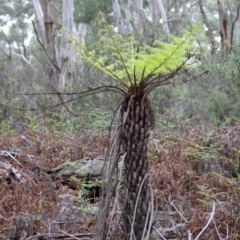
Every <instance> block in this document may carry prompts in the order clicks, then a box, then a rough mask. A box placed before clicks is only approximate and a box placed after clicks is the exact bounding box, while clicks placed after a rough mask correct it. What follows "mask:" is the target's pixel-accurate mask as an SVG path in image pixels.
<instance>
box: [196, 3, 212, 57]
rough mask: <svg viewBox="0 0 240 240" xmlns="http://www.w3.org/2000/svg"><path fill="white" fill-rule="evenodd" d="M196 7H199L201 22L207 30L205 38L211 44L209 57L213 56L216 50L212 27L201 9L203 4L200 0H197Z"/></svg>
mask: <svg viewBox="0 0 240 240" xmlns="http://www.w3.org/2000/svg"><path fill="white" fill-rule="evenodd" d="M198 5H199V8H200V13H201V15H202V19H203V22H204V24H205V25H206V27H207V28H208V30H207V36H208V38H209V41H210V43H211V45H212V46H211V55H213V54H214V53H215V50H216V44H215V40H214V35H213V30H212V27H211V25H210V23H209V21H208V19H207V16H206V14H205V11H204V9H203V3H202V0H198Z"/></svg>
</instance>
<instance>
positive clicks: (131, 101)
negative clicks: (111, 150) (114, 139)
mask: <svg viewBox="0 0 240 240" xmlns="http://www.w3.org/2000/svg"><path fill="white" fill-rule="evenodd" d="M150 118H151V107H150V103H149V101H148V99H147V98H146V97H145V98H144V94H143V93H142V94H129V95H128V96H127V98H126V99H125V101H124V102H123V104H122V132H121V142H122V147H123V150H124V152H125V153H126V156H125V159H124V173H123V187H124V194H123V197H122V199H121V202H122V204H123V211H122V219H123V226H124V230H125V232H126V234H127V236H128V237H127V239H130V235H131V233H133V234H134V236H135V237H134V236H133V238H132V239H136V240H140V239H142V235H143V231H144V228H145V227H149V218H148V217H147V215H148V211H149V204H150V196H149V187H148V172H149V163H148V146H147V143H148V136H149V129H150V127H151V121H150ZM145 224H146V225H145ZM132 226H133V228H132ZM144 235H145V234H144Z"/></svg>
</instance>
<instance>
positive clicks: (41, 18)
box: [32, 0, 45, 41]
mask: <svg viewBox="0 0 240 240" xmlns="http://www.w3.org/2000/svg"><path fill="white" fill-rule="evenodd" d="M32 2H33V6H34V10H35V15H36V18H37V20H38V25H39V29H40V31H41V37H42V39H43V40H44V41H45V27H44V16H43V11H42V8H41V5H40V3H39V1H38V0H32Z"/></svg>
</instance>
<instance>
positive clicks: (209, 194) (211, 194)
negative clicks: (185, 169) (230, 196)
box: [197, 185, 227, 207]
mask: <svg viewBox="0 0 240 240" xmlns="http://www.w3.org/2000/svg"><path fill="white" fill-rule="evenodd" d="M198 188H199V191H197V193H198V194H200V195H202V196H203V198H204V199H197V200H198V201H199V202H201V203H204V204H205V205H207V206H209V207H212V203H213V201H214V202H215V203H216V207H217V206H219V207H221V206H223V205H224V204H226V202H224V201H219V200H218V196H223V195H226V194H227V193H225V192H216V189H215V188H208V187H206V186H201V185H198Z"/></svg>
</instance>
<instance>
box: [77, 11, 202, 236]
mask: <svg viewBox="0 0 240 240" xmlns="http://www.w3.org/2000/svg"><path fill="white" fill-rule="evenodd" d="M99 17H100V20H99V26H102V29H101V30H100V32H99V37H100V39H99V42H100V43H101V44H100V45H101V46H102V47H101V49H100V50H97V49H96V50H93V51H91V50H89V49H88V48H87V47H86V46H84V45H78V44H76V51H79V52H80V53H81V56H82V57H83V58H84V59H85V60H86V61H87V62H88V63H90V64H91V65H94V66H95V67H96V68H98V69H99V70H100V71H102V72H104V73H105V74H107V75H108V76H110V77H111V78H112V79H113V80H114V81H113V82H115V85H114V86H111V87H113V88H115V90H117V91H118V92H119V93H121V94H122V96H123V99H122V101H121V102H120V104H119V125H118V126H117V136H116V137H115V141H114V144H115V147H116V152H115V153H114V154H113V156H114V157H113V159H114V160H112V163H111V167H110V176H109V178H108V182H107V183H106V185H105V186H106V187H105V188H103V189H104V191H103V192H104V193H103V197H102V200H101V203H100V210H99V220H98V223H97V226H96V237H95V239H116V235H117V234H119V232H118V231H117V230H116V229H118V227H116V228H115V231H114V230H113V231H107V229H109V226H108V224H107V217H108V214H109V204H110V198H111V194H110V192H111V187H112V175H113V173H114V171H115V168H116V166H118V164H117V161H118V159H119V156H120V155H122V161H123V169H122V175H121V177H120V179H119V180H120V182H121V187H120V191H119V193H118V194H117V195H118V196H119V198H118V200H119V202H120V205H121V220H119V221H121V222H122V224H123V227H122V230H123V231H122V234H123V236H124V237H125V239H143V238H144V237H146V239H148V238H149V236H150V230H151V224H152V220H153V215H152V214H153V196H152V193H151V188H150V187H149V182H148V177H149V170H150V166H149V162H148V137H149V131H150V130H151V129H153V128H154V114H153V111H152V109H151V104H150V101H149V100H148V94H149V93H150V92H151V91H153V90H154V89H156V88H157V87H159V86H162V85H166V84H171V83H174V82H176V81H177V79H179V78H178V76H181V75H184V74H185V73H187V72H189V70H190V69H191V68H193V67H195V66H196V65H197V64H198V60H197V57H196V56H197V55H198V54H200V50H199V48H198V47H196V46H195V44H194V41H195V40H196V39H197V38H198V37H199V35H200V32H199V30H200V29H201V24H198V25H196V26H195V27H194V28H193V30H192V31H191V32H188V31H183V37H182V38H180V37H175V36H172V35H169V42H168V43H164V42H161V41H159V40H155V41H154V42H153V44H152V45H151V46H149V45H141V44H140V43H139V42H138V41H136V40H135V39H134V37H133V36H132V35H131V34H129V35H121V34H116V33H115V30H114V27H113V26H109V25H108V24H107V23H106V21H105V19H104V18H102V15H101V14H100V15H99ZM201 31H202V30H201ZM198 57H199V56H198ZM182 77H183V76H182ZM184 80H187V79H184ZM156 101H157V99H156ZM120 172H121V171H120ZM112 221H114V220H113V219H112ZM110 225H111V224H110Z"/></svg>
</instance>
